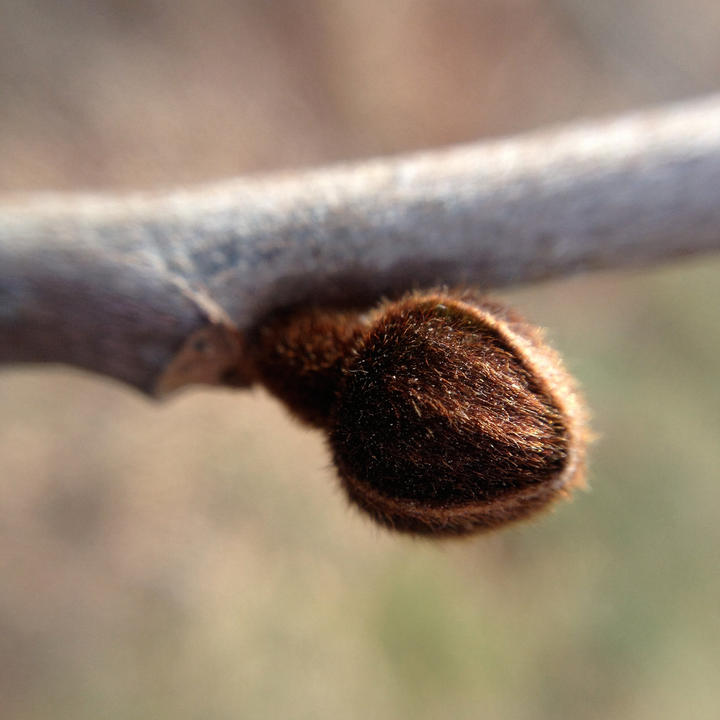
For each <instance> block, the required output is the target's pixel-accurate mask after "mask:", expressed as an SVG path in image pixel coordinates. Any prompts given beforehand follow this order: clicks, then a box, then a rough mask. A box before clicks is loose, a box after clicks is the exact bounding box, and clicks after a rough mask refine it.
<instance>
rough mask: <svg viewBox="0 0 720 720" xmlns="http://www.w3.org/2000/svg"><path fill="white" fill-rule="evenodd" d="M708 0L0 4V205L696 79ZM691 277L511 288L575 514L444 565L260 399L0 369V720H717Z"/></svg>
mask: <svg viewBox="0 0 720 720" xmlns="http://www.w3.org/2000/svg"><path fill="white" fill-rule="evenodd" d="M719 25H720V9H718V7H717V6H716V4H715V3H714V2H712V0H693V1H692V2H690V3H687V2H685V3H682V4H681V3H680V2H679V0H677V1H675V2H673V1H671V0H628V1H627V2H620V1H619V0H612V1H611V2H610V1H608V2H605V3H593V2H591V1H590V0H384V1H381V0H366V1H365V2H360V1H359V0H355V1H352V0H276V1H274V2H273V1H271V0H255V1H252V0H243V1H240V0H235V1H234V2H231V1H230V0H206V1H205V2H201V1H200V0H175V1H171V0H154V1H151V2H141V1H140V0H114V1H113V0H102V1H99V0H96V1H95V2H90V0H84V1H83V0H62V1H60V2H58V1H57V0H56V1H52V0H0V189H2V190H3V191H11V192H12V191H22V190H44V189H53V190H57V189H73V188H103V189H107V188H110V189H120V188H140V187H143V188H145V187H147V188H150V187H157V186H171V185H175V184H178V183H188V182H198V181H205V180H215V179H219V178H221V177H227V176H232V175H236V174H241V173H246V172H256V171H263V170H267V169H273V168H285V167H292V166H300V165H307V164H319V163H325V162H332V161H338V160H346V159H351V158H356V157H365V156H368V155H374V154H381V153H383V154H384V153H393V152H400V151H406V150H410V149H415V148H424V147H430V146H438V145H444V144H448V143H456V142H465V141H469V140H474V139H477V138H480V137H484V136H490V135H497V134H506V133H512V132H518V131H522V130H524V129H530V128H533V127H536V126H537V125H540V124H544V123H549V122H557V121H561V120H565V119H571V118H574V117H578V116H586V115H593V114H598V113H606V112H614V111H619V110H621V109H624V108H629V107H633V106H635V105H637V104H641V103H645V102H651V101H652V102H655V101H662V100H670V99H675V98H679V97H683V96H689V95H692V94H695V93H699V92H704V91H709V90H713V89H717V88H718V87H719V86H720V42H719V40H720V27H719ZM718 288H720V265H718V263H717V262H710V261H704V262H703V263H696V264H695V265H694V266H679V267H678V268H676V269H669V270H663V271H657V272H653V273H646V274H644V275H642V276H641V275H632V276H630V275H626V276H622V275H618V276H602V277H597V278H591V279H588V280H582V279H581V280H572V281H569V282H565V283H560V284H556V285H553V286H548V287H545V288H537V289H533V290H527V291H523V292H521V293H516V294H515V295H514V296H513V298H512V299H513V301H514V302H516V303H517V304H519V305H520V307H521V308H522V309H523V310H524V311H525V312H526V313H527V314H528V315H529V316H530V317H531V318H533V319H535V320H536V321H538V322H541V323H543V324H546V325H548V326H550V334H551V336H552V337H554V338H555V339H556V344H557V345H558V346H559V347H560V349H561V350H563V351H564V352H565V354H566V356H567V357H568V360H569V362H570V364H571V366H572V367H573V368H574V369H576V370H577V372H578V374H579V376H580V378H581V380H582V382H583V384H584V386H585V388H586V392H587V394H588V396H589V398H590V400H591V404H592V406H593V409H594V413H595V418H596V419H595V425H596V427H597V428H598V429H599V430H600V431H601V432H602V434H603V439H602V441H601V442H600V443H598V446H597V448H596V450H595V453H594V464H593V472H592V476H591V482H592V485H593V488H594V491H593V493H591V494H585V495H582V496H581V497H579V498H578V499H577V500H576V502H575V503H573V504H572V505H570V506H567V507H564V508H562V509H561V510H559V512H558V513H557V514H556V515H555V516H553V517H552V518H549V519H547V520H545V521H543V522H541V523H539V524H537V525H535V526H531V527H525V528H520V529H518V530H515V531H511V532H509V533H505V534H502V535H500V536H499V537H492V538H483V539H479V540H476V541H473V542H469V543H464V544H460V545H457V544H456V545H450V546H432V545H428V544H425V543H415V542H411V541H408V540H407V539H402V538H396V537H392V536H389V535H388V534H386V533H384V532H382V531H380V530H377V529H375V528H374V527H371V526H370V525H369V524H368V523H367V522H365V521H364V520H363V519H361V518H359V517H358V516H357V515H356V513H355V512H354V511H351V510H349V509H347V508H346V507H345V503H344V500H343V498H342V497H341V495H340V493H339V491H338V490H337V489H336V488H335V486H334V485H333V479H332V472H331V470H330V469H329V468H328V458H327V455H326V454H325V451H324V448H323V447H322V441H321V439H320V438H319V437H317V436H316V435H315V434H314V433H311V432H309V431H305V430H303V429H301V428H299V427H297V425H295V424H294V423H292V422H291V421H290V420H288V419H287V418H286V417H285V415H284V413H283V411H282V410H281V409H280V408H279V407H277V406H276V405H275V404H274V403H273V402H271V401H269V400H267V399H266V398H265V397H264V396H262V395H261V394H260V393H239V394H232V393H228V392H211V391H201V390H197V391H191V392H187V393H185V394H184V395H182V396H180V397H178V398H175V399H171V400H170V401H169V402H167V403H165V404H163V405H155V404H151V403H150V402H148V401H146V400H145V399H143V398H140V397H138V396H136V395H134V394H133V393H132V392H130V391H129V390H127V389H126V388H124V387H119V386H116V385H113V384H112V383H110V382H108V381H105V380H102V379H99V378H92V377H89V376H84V375H80V374H79V373H74V372H72V371H69V370H59V369H45V370H30V369H27V370H13V371H4V372H3V373H2V374H1V375H0V719H1V720H6V719H7V720H25V719H32V720H35V719H36V718H38V719H39V718H52V719H54V718H73V719H74V720H76V719H78V718H113V719H114V718H118V719H120V718H133V719H135V718H164V717H167V718H174V719H180V720H182V719H184V718H188V719H189V718H284V719H285V718H290V719H293V718H325V717H327V718H348V719H352V718H355V717H357V718H414V719H415V718H418V719H422V718H433V719H435V718H445V717H447V718H476V717H483V718H488V719H495V718H497V719H505V718H508V719H510V718H513V719H515V718H517V719H523V720H524V719H526V718H527V720H531V719H532V720H534V719H535V718H548V719H550V718H553V719H557V718H573V719H578V718H580V719H582V718H608V719H610V718H613V719H617V718H646V717H647V718H676V717H679V716H680V715H681V716H682V717H688V718H695V717H698V718H700V717H703V718H704V717H715V716H716V714H717V709H718V707H720V691H719V690H718V689H717V688H716V685H717V682H716V678H717V676H718V674H719V672H720V650H719V648H720V642H718V640H720V621H719V617H718V600H717V598H718V597H720V593H719V592H718V591H719V590H720V587H718V586H719V585H720V583H719V582H718V580H717V579H716V575H717V571H716V570H717V561H718V560H720V531H718V529H717V527H716V526H717V521H716V519H717V517H718V513H720V483H718V476H719V475H720V470H719V468H720V442H719V440H718V438H719V437H720V433H719V431H720V412H719V410H720V389H719V388H720V383H718V377H717V366H718V357H720V320H718V317H717V316H718V313H717V304H718V301H719V300H720V290H718Z"/></svg>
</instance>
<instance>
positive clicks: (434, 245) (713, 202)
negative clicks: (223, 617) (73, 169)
mask: <svg viewBox="0 0 720 720" xmlns="http://www.w3.org/2000/svg"><path fill="white" fill-rule="evenodd" d="M718 248H720V97H717V96H716V97H711V98H708V99H704V100H700V101H695V102H692V103H687V104H684V105H678V106H674V107H671V108H666V109H661V110H656V111H653V112H648V113H639V114H635V115H632V116H628V117H624V118H620V119H615V120H608V121H601V122H588V123H580V124H575V125H572V126H569V127H566V128H560V129H555V130H550V131H543V132H538V133H533V134H530V135H526V136H523V137H519V138H515V139H509V140H499V141H493V142H488V143H482V144H477V145H469V146H464V147H457V148H452V149H449V150H442V151H436V152H427V153H420V154H416V155H412V156H406V157H395V158H384V159H380V160H372V161H369V162H362V163H358V164H355V165H348V166H339V167H333V168H328V169H321V170H313V171H307V172H299V173H294V174H286V175H275V176H270V177H259V178H249V179H239V180H233V181H227V182H222V183H217V184H214V185H207V186H202V187H197V188H192V189H182V190H176V191H172V192H167V193H164V194H162V193H161V194H153V195H149V194H145V195H129V196H124V197H120V196H102V195H80V194H78V195H40V196H33V197H17V198H15V199H11V198H8V199H6V200H5V201H3V202H2V203H0V363H17V362H64V363H70V364H73V365H76V366H79V367H83V368H86V369H89V370H93V371H96V372H99V373H103V374H105V375H109V376H112V377H115V378H117V379H120V380H122V381H125V382H127V383H130V384H132V385H134V386H136V387H138V388H139V389H141V390H143V391H145V392H148V393H153V392H156V391H157V390H158V389H160V390H163V389H164V390H167V389H172V388H173V387H175V386H177V385H181V384H183V383H184V382H190V381H200V382H221V381H223V378H224V376H225V372H226V370H227V369H228V368H229V366H230V365H231V364H232V363H233V362H235V361H236V360H238V359H239V354H241V341H240V340H238V338H241V335H237V334H236V333H235V331H234V329H233V328H235V327H236V328H238V329H239V330H240V331H243V330H245V329H247V328H249V327H251V326H252V325H254V324H255V323H257V322H258V321H260V320H261V319H262V317H263V316H264V315H266V314H267V313H269V312H272V311H273V310H277V309H279V308H282V307H287V306H290V305H298V304H307V303H365V302H371V301H373V300H375V299H377V298H378V297H379V296H381V295H383V294H388V295H395V294H398V293H401V292H403V291H404V290H407V289H409V288H411V287H413V286H426V285H435V284H448V285H452V284H454V283H457V282H467V283H472V284H475V285H479V286H480V287H482V288H483V289H492V288H497V287H502V286H508V285H518V284H521V283H527V282H532V281H536V280H541V279H546V278H551V277H558V276H565V275H569V274H572V273H577V272H581V271H586V270H596V269H602V268H621V267H630V266H639V265H645V264H650V263H654V262H659V261H666V260H669V259H672V258H675V257H679V256H684V255H689V254H692V253H699V252H705V251H709V250H716V249H718ZM208 331H210V332H209V334H208ZM215 331H218V332H215ZM198 333H200V335H198ZM203 333H205V334H203ZM188 342H190V343H191V344H190V345H188ZM178 353H180V355H178ZM179 357H181V358H182V360H183V363H184V364H183V366H182V368H180V375H176V376H175V378H174V379H173V380H171V381H169V382H168V381H167V369H168V367H169V366H173V362H174V363H175V364H174V366H173V367H174V370H173V372H175V371H177V370H178V362H179V360H178V358H179ZM203 358H204V360H203ZM202 362H205V364H206V365H207V367H206V368H205V370H203V371H201V372H197V367H194V369H193V366H196V365H197V364H198V363H202Z"/></svg>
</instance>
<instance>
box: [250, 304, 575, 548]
mask: <svg viewBox="0 0 720 720" xmlns="http://www.w3.org/2000/svg"><path fill="white" fill-rule="evenodd" d="M253 348H254V351H253V352H254V365H255V367H256V372H257V377H258V379H259V380H260V381H261V382H263V383H264V384H265V385H266V386H267V387H268V388H269V389H270V390H271V391H272V392H274V393H275V394H276V395H278V396H279V397H280V398H281V399H283V400H284V401H285V402H286V403H287V404H288V405H289V407H290V408H291V409H292V410H293V411H294V412H295V413H296V414H297V415H298V416H299V417H300V418H302V419H303V420H305V421H306V422H309V423H311V424H314V425H316V426H319V427H322V428H324V429H325V430H326V431H327V433H328V437H329V443H330V447H331V449H332V453H333V459H334V462H335V465H336V467H337V469H338V473H339V475H340V479H341V481H342V484H343V486H344V488H345V489H346V491H347V493H348V495H349V497H350V499H351V500H352V501H353V502H354V503H356V504H357V505H358V506H359V507H360V508H362V509H363V510H365V511H366V512H367V513H368V514H369V515H370V516H372V517H373V518H374V519H375V520H377V521H378V522H380V523H382V524H383V525H386V526H388V527H391V528H394V529H396V530H399V531H403V532H409V533H417V534H425V535H464V534H469V533H474V532H479V531H482V530H489V529H491V528H495V527H498V526H501V525H505V524H507V523H509V522H513V521H516V520H520V519H523V518H526V517H529V516H530V515H532V514H534V513H536V512H537V511H539V510H543V509H545V508H547V507H549V506H550V504H551V503H552V502H553V501H554V500H557V499H558V498H561V497H563V496H567V495H568V494H569V491H570V490H571V488H573V487H575V486H577V485H580V484H581V483H582V479H583V473H584V455H585V444H586V436H587V432H586V429H585V423H584V411H583V408H582V405H581V402H580V400H579V397H578V394H577V392H576V391H575V389H574V384H573V381H572V379H571V378H570V377H569V376H568V374H567V373H566V371H565V370H564V369H563V367H562V365H561V363H560V359H559V357H558V355H557V354H556V353H555V352H553V351H552V350H550V349H549V348H548V347H547V346H546V345H545V344H544V343H543V341H542V338H541V333H540V331H539V330H537V329H536V328H533V327H531V326H529V325H527V324H526V323H524V322H523V321H522V320H521V319H520V318H519V317H518V316H517V315H516V314H515V313H513V312H512V311H508V310H505V309H503V308H502V307H501V306H499V305H498V304H496V303H493V302H491V301H488V300H486V299H484V298H480V297H479V296H477V295H475V294H473V293H470V292H464V293H456V294H449V293H443V292H433V293H425V294H420V293H415V294H411V295H408V296H406V297H404V298H403V299H401V300H400V301H397V302H385V303H383V304H382V305H381V306H380V307H378V308H377V309H375V310H373V311H371V312H369V313H366V314H359V313H345V312H331V311H327V310H316V311H303V312H300V313H297V314H293V315H289V316H286V317H284V318H276V319H275V320H274V321H271V322H270V323H268V324H267V325H266V326H264V327H263V328H261V329H260V330H259V331H258V334H257V338H256V340H255V342H254V344H253Z"/></svg>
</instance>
